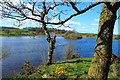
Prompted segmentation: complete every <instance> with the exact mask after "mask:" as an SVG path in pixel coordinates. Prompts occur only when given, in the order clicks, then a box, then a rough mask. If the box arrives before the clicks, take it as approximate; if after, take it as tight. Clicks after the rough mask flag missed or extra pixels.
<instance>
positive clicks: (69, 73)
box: [13, 58, 120, 79]
mask: <svg viewBox="0 0 120 80" xmlns="http://www.w3.org/2000/svg"><path fill="white" fill-rule="evenodd" d="M91 60H92V58H76V59H71V60H63V61H57V62H55V63H54V64H53V65H50V66H45V65H40V66H39V67H38V68H39V71H40V73H39V74H37V73H33V74H32V75H19V74H18V75H16V76H14V77H13V79H16V78H34V79H35V78H42V77H43V75H48V78H59V76H58V74H56V73H55V72H56V67H58V66H59V67H62V69H63V70H64V75H63V74H61V75H62V77H64V76H65V78H86V77H87V73H88V70H89V67H90V64H91ZM118 64H119V65H118ZM119 66H120V62H117V63H114V64H112V65H111V66H110V72H109V75H108V78H118V79H119V77H120V73H116V72H115V69H117V70H116V71H120V67H119ZM113 67H114V68H113ZM115 74H116V75H117V76H116V75H115Z"/></svg>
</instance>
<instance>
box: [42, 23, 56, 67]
mask: <svg viewBox="0 0 120 80" xmlns="http://www.w3.org/2000/svg"><path fill="white" fill-rule="evenodd" d="M42 27H43V29H44V32H45V35H46V40H47V41H48V43H49V47H48V59H47V62H46V63H45V65H51V64H52V56H53V52H54V49H55V43H56V35H55V36H54V37H51V36H50V33H49V31H48V29H47V28H46V24H45V23H42Z"/></svg>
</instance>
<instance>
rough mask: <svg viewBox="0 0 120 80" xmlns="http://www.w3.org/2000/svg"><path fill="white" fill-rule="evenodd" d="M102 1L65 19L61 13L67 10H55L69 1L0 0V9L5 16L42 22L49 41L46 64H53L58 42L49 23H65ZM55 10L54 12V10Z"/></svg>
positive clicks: (67, 4) (66, 4)
mask: <svg viewBox="0 0 120 80" xmlns="http://www.w3.org/2000/svg"><path fill="white" fill-rule="evenodd" d="M100 3H101V2H97V3H94V4H92V5H90V6H88V7H86V8H85V9H83V10H81V11H80V12H79V13H78V12H77V13H73V14H71V15H70V16H68V17H67V18H65V19H64V20H61V15H62V14H64V12H65V11H67V10H60V9H59V10H58V11H57V13H56V12H55V9H56V7H58V6H61V5H62V6H66V7H67V6H68V7H69V3H68V2H55V0H53V2H47V1H46V0H43V2H39V1H36V2H35V1H34V0H33V1H32V0H31V1H30V2H29V1H25V2H23V0H18V2H13V1H12V0H3V1H0V6H1V7H2V9H0V13H1V16H2V17H3V18H11V19H15V20H18V21H19V22H20V21H24V20H26V19H30V20H34V21H36V22H39V23H41V25H42V28H43V30H44V32H45V35H46V40H47V41H48V43H49V48H48V59H47V62H46V65H51V64H52V55H53V52H54V48H55V43H56V35H55V36H54V37H51V35H50V33H49V31H48V29H47V25H64V23H65V22H67V21H68V20H70V19H71V18H73V17H75V16H77V15H79V14H82V13H84V12H86V11H87V10H89V9H90V8H91V7H93V6H95V5H97V4H100ZM52 11H53V12H52ZM54 18H55V19H56V18H57V21H56V22H52V21H51V20H52V19H54Z"/></svg>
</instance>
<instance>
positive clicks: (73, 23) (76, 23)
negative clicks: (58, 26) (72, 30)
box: [65, 21, 81, 26]
mask: <svg viewBox="0 0 120 80" xmlns="http://www.w3.org/2000/svg"><path fill="white" fill-rule="evenodd" d="M65 24H66V25H79V26H80V25H81V24H80V22H76V21H67V22H66V23H65Z"/></svg>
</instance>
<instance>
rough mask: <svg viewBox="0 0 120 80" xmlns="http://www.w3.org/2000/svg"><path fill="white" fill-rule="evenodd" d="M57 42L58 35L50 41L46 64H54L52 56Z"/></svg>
mask: <svg viewBox="0 0 120 80" xmlns="http://www.w3.org/2000/svg"><path fill="white" fill-rule="evenodd" d="M55 43H56V36H54V37H53V38H52V39H51V40H50V42H49V49H48V60H47V63H46V65H51V64H52V56H53V51H54V48H55Z"/></svg>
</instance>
